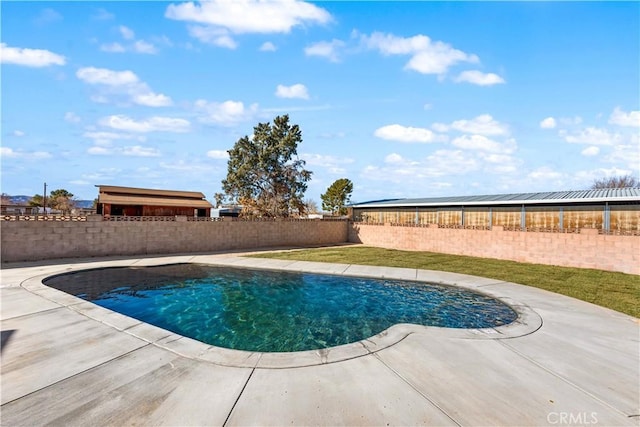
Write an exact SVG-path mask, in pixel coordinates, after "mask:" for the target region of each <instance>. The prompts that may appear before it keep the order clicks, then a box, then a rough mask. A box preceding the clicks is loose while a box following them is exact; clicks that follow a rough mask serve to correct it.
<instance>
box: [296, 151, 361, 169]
mask: <svg viewBox="0 0 640 427" xmlns="http://www.w3.org/2000/svg"><path fill="white" fill-rule="evenodd" d="M300 158H302V159H304V160H305V161H306V162H307V164H308V165H312V166H322V167H332V166H335V165H336V164H350V163H353V162H354V160H353V159H352V158H349V157H338V156H331V155H326V154H312V153H302V154H300Z"/></svg>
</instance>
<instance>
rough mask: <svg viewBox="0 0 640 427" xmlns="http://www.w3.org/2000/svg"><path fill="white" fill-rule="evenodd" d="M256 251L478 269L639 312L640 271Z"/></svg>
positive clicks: (377, 252) (433, 256)
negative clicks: (632, 272)
mask: <svg viewBox="0 0 640 427" xmlns="http://www.w3.org/2000/svg"><path fill="white" fill-rule="evenodd" d="M252 256H255V257H260V258H278V259H293V260H300V261H320V262H336V263H342V264H360V265H379V266H388V267H407V268H420V269H425V270H440V271H449V272H452V273H462V274H472V275H474V276H482V277H490V278H493V279H498V280H504V281H506V282H513V283H521V284H523V285H528V286H533V287H536V288H540V289H546V290H548V291H551V292H556V293H559V294H562V295H567V296H570V297H573V298H578V299H581V300H583V301H588V302H591V303H593V304H598V305H601V306H603V307H607V308H611V309H613V310H617V311H620V312H622V313H626V314H629V315H631V316H634V317H638V314H639V309H638V306H639V305H640V276H637V275H633V274H624V273H614V272H610V271H602V270H593V269H586V268H569V267H556V266H550V265H541V264H525V263H520V262H515V261H503V260H497V259H490V258H476V257H469V256H461V255H447V254H438V253H432V252H412V251H399V250H395V249H384V248H374V247H368V246H338V247H332V248H321V249H305V250H295V251H283V252H268V253H262V254H256V255H252Z"/></svg>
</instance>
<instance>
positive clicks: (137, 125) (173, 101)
mask: <svg viewBox="0 0 640 427" xmlns="http://www.w3.org/2000/svg"><path fill="white" fill-rule="evenodd" d="M0 6H1V14H2V34H1V43H2V44H1V49H2V51H1V56H0V57H1V59H2V65H1V71H2V74H1V82H2V94H1V96H2V122H1V123H2V129H1V137H2V146H1V155H2V192H6V193H9V194H12V195H18V194H26V195H33V194H35V193H41V192H42V187H43V183H44V182H47V185H48V187H49V188H50V189H54V188H65V189H67V190H69V191H70V192H72V193H74V194H75V195H76V196H77V197H78V198H80V199H93V198H95V197H96V196H97V189H96V188H95V185H98V184H104V185H123V186H131V187H144V188H166V189H175V190H194V191H202V192H203V193H205V195H207V197H208V198H209V199H210V200H213V194H214V193H216V192H219V191H221V184H220V182H221V180H222V179H223V178H224V177H225V176H226V166H227V158H226V150H228V149H230V148H231V147H232V146H233V144H234V143H235V142H236V141H237V140H238V139H239V138H240V137H242V136H244V135H251V133H252V130H253V126H254V125H255V124H257V123H259V122H268V121H271V120H272V119H273V118H274V117H275V116H277V115H279V114H285V113H286V114H289V116H290V119H291V122H292V123H296V124H298V125H300V127H301V130H302V133H303V140H304V142H303V143H302V144H301V145H300V146H299V147H298V154H299V157H300V158H301V159H303V160H306V162H307V169H309V170H311V171H313V177H312V181H311V182H310V183H309V188H308V190H307V193H306V198H310V199H313V200H315V201H316V202H317V203H318V204H319V205H320V204H321V203H320V194H322V193H323V192H324V191H325V190H326V189H327V187H328V186H329V185H331V183H332V182H334V181H335V180H336V179H339V178H349V179H350V180H351V181H353V184H354V191H353V195H352V200H353V201H367V200H374V199H380V198H396V197H432V196H433V197H435V196H455V195H475V194H498V193H505V192H530V191H554V190H568V189H585V188H588V187H589V186H590V185H591V183H592V182H593V180H594V179H596V178H602V177H606V176H611V175H625V174H634V175H636V176H638V175H639V173H640V137H639V131H640V111H639V110H640V65H639V64H640V3H638V2H623V3H615V2H586V3H581V2H580V3H579V2H524V3H519V2H469V3H467V2H364V1H362V2H339V1H334V2H313V3H305V2H299V1H294V0H289V1H280V2H257V1H253V0H242V1H240V0H236V1H233V2H232V1H228V0H225V1H210V2H206V3H192V2H185V3H182V2H105V3H103V2H55V1H49V2H2V4H1V5H0Z"/></svg>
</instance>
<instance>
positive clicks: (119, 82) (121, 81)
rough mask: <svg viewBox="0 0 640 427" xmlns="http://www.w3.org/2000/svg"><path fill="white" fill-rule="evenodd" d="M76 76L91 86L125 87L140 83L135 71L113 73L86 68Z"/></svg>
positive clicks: (102, 69) (106, 70) (79, 70)
mask: <svg viewBox="0 0 640 427" xmlns="http://www.w3.org/2000/svg"><path fill="white" fill-rule="evenodd" d="M76 76H77V77H78V78H79V79H80V80H82V81H84V82H86V83H89V84H102V85H107V86H124V85H130V84H135V83H139V82H140V80H139V79H138V76H136V75H135V73H134V72H133V71H129V70H126V71H113V70H109V69H106V68H95V67H85V68H80V69H78V71H76Z"/></svg>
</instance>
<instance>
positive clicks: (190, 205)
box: [96, 185, 213, 217]
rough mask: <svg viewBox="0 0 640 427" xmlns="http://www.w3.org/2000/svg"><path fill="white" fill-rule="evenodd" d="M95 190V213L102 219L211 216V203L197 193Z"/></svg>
mask: <svg viewBox="0 0 640 427" xmlns="http://www.w3.org/2000/svg"><path fill="white" fill-rule="evenodd" d="M96 187H98V189H99V190H98V191H99V194H98V206H97V213H98V214H99V215H104V216H175V215H181V216H192V217H193V216H196V217H208V216H210V215H211V208H212V207H213V206H212V205H211V203H209V202H208V201H207V200H205V196H204V194H202V193H200V192H196V191H174V190H156V189H149V188H133V187H116V186H112V185H96Z"/></svg>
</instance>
